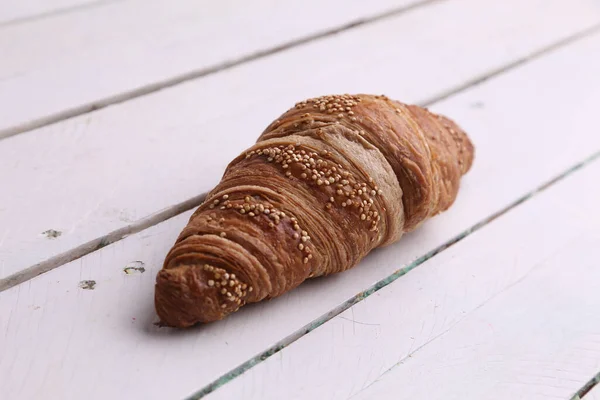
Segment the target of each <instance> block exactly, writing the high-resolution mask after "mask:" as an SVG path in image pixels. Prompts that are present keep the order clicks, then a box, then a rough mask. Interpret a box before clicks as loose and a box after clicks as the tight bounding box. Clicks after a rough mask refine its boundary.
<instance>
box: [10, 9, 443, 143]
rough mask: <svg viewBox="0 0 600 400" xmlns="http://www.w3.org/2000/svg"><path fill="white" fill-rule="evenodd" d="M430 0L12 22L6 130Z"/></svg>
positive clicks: (111, 13)
mask: <svg viewBox="0 0 600 400" xmlns="http://www.w3.org/2000/svg"><path fill="white" fill-rule="evenodd" d="M429 1H432V0H399V1H398V0H374V1H370V2H368V3H366V2H364V1H361V0H351V1H346V0H334V1H328V2H321V1H317V0H307V1H303V2H294V3H288V2H285V3H282V2H280V1H276V0H259V1H253V2H251V3H250V2H247V1H243V0H224V1H213V2H210V1H204V2H198V1H194V0H185V1H179V2H175V3H174V2H165V1H162V0H128V1H118V2H113V3H109V4H105V5H103V6H102V7H95V8H91V9H89V10H81V11H80V12H77V13H66V14H63V15H57V16H55V17H54V18H47V19H42V20H35V21H31V22H30V23H22V24H17V25H9V26H5V27H4V28H1V29H0V54H2V63H0V104H3V107H1V108H0V121H1V122H0V137H2V136H7V135H11V134H14V133H18V132H22V131H24V130H27V129H32V128H34V127H39V126H42V125H44V124H47V123H50V122H54V121H58V120H61V119H65V118H67V117H70V116H74V115H80V114H82V113H85V112H88V111H91V110H94V109H97V108H99V107H103V106H106V105H108V104H112V103H115V102H120V101H124V100H126V99H128V98H131V97H135V96H139V95H141V94H145V93H150V92H152V91H157V90H159V89H161V88H164V87H167V86H170V85H173V84H175V83H177V82H181V81H185V80H187V79H192V78H194V77H197V76H202V75H203V74H205V73H209V72H211V71H213V70H214V69H218V68H219V66H223V65H227V64H229V63H235V62H236V60H237V61H239V60H243V59H244V58H247V57H250V56H252V55H255V54H259V53H262V52H266V53H268V52H269V51H270V50H269V49H271V50H272V49H274V48H277V47H279V46H284V47H285V46H286V44H289V43H293V42H294V41H298V40H302V39H304V38H307V37H311V36H314V35H317V36H318V35H319V34H323V33H325V32H327V31H329V30H332V29H333V30H334V31H335V29H338V28H340V27H343V26H347V25H348V24H355V23H360V22H361V21H362V20H364V19H368V18H377V17H378V16H380V15H382V14H383V15H385V14H386V13H387V12H391V13H394V12H398V10H402V9H403V8H405V7H409V6H411V5H416V4H419V3H421V2H425V3H427V2H429ZM315 10H318V12H316V11H315ZM32 94H35V101H32Z"/></svg>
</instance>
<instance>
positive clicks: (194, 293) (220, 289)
mask: <svg viewBox="0 0 600 400" xmlns="http://www.w3.org/2000/svg"><path fill="white" fill-rule="evenodd" d="M473 156H474V148H473V145H472V144H471V142H470V141H469V139H468V137H467V135H466V134H465V133H464V132H463V131H462V130H461V129H460V128H459V127H458V126H457V125H456V124H455V123H454V122H453V121H451V120H450V119H448V118H446V117H443V116H441V115H436V114H433V113H431V112H429V111H428V110H426V109H424V108H421V107H418V106H413V105H406V104H402V103H400V102H397V101H393V100H391V99H389V98H387V97H386V96H372V95H331V96H323V97H319V98H314V99H309V100H306V101H302V102H300V103H297V104H296V106H295V107H294V108H292V109H290V110H288V111H287V112H286V113H284V114H283V115H282V116H281V117H279V119H277V120H276V121H274V122H273V123H272V124H271V125H270V126H269V127H268V128H267V129H266V130H265V131H264V132H263V134H262V135H261V136H260V137H259V139H258V141H257V143H256V144H255V145H254V146H252V147H251V148H249V149H247V150H246V151H245V152H243V153H242V154H241V155H240V156H238V157H237V158H236V159H234V160H233V161H232V162H231V163H230V164H229V166H228V167H227V169H226V171H225V173H224V175H223V177H222V179H221V182H220V183H219V184H218V185H217V186H216V187H215V188H214V189H213V190H212V191H211V192H210V193H209V194H208V196H207V198H206V200H205V202H204V203H203V204H202V205H201V206H200V207H199V208H198V209H197V210H196V211H195V212H194V214H193V215H192V216H191V218H190V220H189V222H188V224H187V226H186V227H185V228H184V229H183V231H182V232H181V234H180V236H179V238H178V239H177V242H176V243H175V245H174V246H173V248H172V249H171V251H170V252H169V254H168V255H167V257H166V259H165V263H164V266H163V269H162V270H161V271H160V272H159V273H158V276H157V280H156V291H155V306H156V310H157V313H158V315H159V317H160V319H161V321H162V322H163V323H164V324H166V325H169V326H174V327H188V326H191V325H194V324H196V323H198V322H211V321H216V320H220V319H222V318H224V317H225V316H227V315H228V314H230V313H232V312H234V311H237V310H238V309H239V308H240V307H242V306H243V305H244V304H246V303H254V302H258V301H261V300H263V299H268V298H272V297H276V296H279V295H281V294H283V293H285V292H287V291H289V290H291V289H293V288H294V287H296V286H298V285H299V284H301V283H302V282H303V281H304V280H306V279H308V278H313V277H318V276H323V275H328V274H332V273H336V272H341V271H345V270H347V269H349V268H352V267H353V266H355V265H356V264H357V263H358V262H359V261H360V260H361V259H362V258H363V257H365V256H366V255H367V254H368V253H369V252H370V251H371V250H372V249H374V248H376V247H379V246H384V245H389V244H391V243H394V242H396V241H397V240H398V239H400V237H401V236H402V234H403V233H404V232H408V231H411V230H413V229H415V228H417V227H418V226H419V225H420V224H421V223H422V222H424V221H425V220H427V219H428V218H429V217H430V216H433V215H436V214H438V213H440V212H442V211H444V210H446V209H448V208H449V207H450V206H451V205H452V203H453V202H454V200H455V198H456V195H457V192H458V187H459V181H460V177H461V176H462V175H464V174H465V173H466V172H467V171H468V170H469V168H470V167H471V164H472V162H473Z"/></svg>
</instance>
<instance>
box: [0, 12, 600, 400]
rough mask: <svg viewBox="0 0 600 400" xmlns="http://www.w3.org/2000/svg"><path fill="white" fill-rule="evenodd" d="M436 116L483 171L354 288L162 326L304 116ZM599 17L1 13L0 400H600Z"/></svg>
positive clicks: (332, 288) (329, 283)
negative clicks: (383, 112) (384, 102)
mask: <svg viewBox="0 0 600 400" xmlns="http://www.w3.org/2000/svg"><path fill="white" fill-rule="evenodd" d="M340 92H342V93H346V92H349V93H353V92H354V93H358V92H362V93H375V94H379V93H385V94H386V95H388V96H390V97H392V98H396V99H398V100H401V101H404V102H412V103H417V104H426V105H428V106H430V107H431V109H432V110H434V111H439V112H442V113H445V114H447V115H448V116H450V117H452V118H453V119H455V120H456V121H458V122H459V124H460V125H461V126H462V127H463V128H464V129H465V130H466V131H467V132H468V133H469V135H470V137H471V138H472V139H473V142H474V144H475V146H476V150H477V155H476V160H475V164H474V167H473V169H472V171H471V172H470V173H469V174H468V175H467V176H466V177H465V178H464V179H463V183H462V187H461V191H460V194H459V197H458V199H457V201H456V203H455V205H454V206H453V207H452V208H451V209H450V210H449V211H448V212H446V213H444V214H442V215H440V216H438V217H436V218H434V219H432V220H430V221H429V222H427V223H426V224H425V225H424V226H423V227H422V228H421V229H419V230H418V231H416V232H414V233H412V234H409V235H407V236H405V237H404V238H403V240H402V241H401V242H399V243H398V244H397V245H394V246H391V247H388V248H385V249H383V250H379V251H375V252H374V253H373V254H372V255H370V256H369V257H367V259H365V260H364V262H362V263H361V265H359V266H358V267H356V268H354V269H352V270H350V271H348V272H345V273H343V274H339V275H336V276H331V277H327V278H323V279H317V280H314V281H310V282H307V283H305V284H303V285H302V286H300V287H299V288H298V289H296V290H294V291H292V292H290V293H288V294H286V295H284V296H282V297H281V298H278V299H276V300H272V301H270V302H266V303H263V304H257V305H253V306H248V307H245V309H244V310H242V311H241V312H239V313H236V314H234V315H232V316H230V317H229V318H227V319H226V320H224V321H221V322H218V323H213V324H209V325H205V326H199V327H195V328H192V329H189V330H185V331H176V330H171V329H168V328H159V327H157V326H155V325H154V322H156V321H157V317H156V315H155V312H154V309H153V290H154V279H155V276H156V273H157V272H158V270H159V269H160V268H161V266H162V261H163V259H164V257H165V255H166V252H167V251H168V249H169V248H170V246H171V245H172V244H173V242H174V240H175V238H176V236H177V235H178V233H179V232H180V230H181V229H182V227H183V226H184V225H185V223H186V221H187V218H188V217H189V215H190V213H191V212H192V210H193V209H194V208H195V207H196V206H198V205H199V204H200V203H201V201H202V198H203V195H204V193H206V192H207V191H208V190H210V188H212V187H213V186H214V185H215V184H216V183H217V181H218V180H219V179H220V176H221V174H222V172H223V170H224V168H225V166H226V165H227V163H228V162H229V161H230V160H231V159H232V158H233V157H234V156H236V155H237V154H238V153H239V152H240V151H242V150H243V149H245V148H246V147H247V146H249V145H250V144H251V143H253V142H254V141H255V140H256V138H257V136H258V134H259V133H260V132H261V131H262V129H263V128H264V127H265V126H266V124H268V123H269V122H270V121H271V120H272V119H273V118H274V117H276V116H277V115H279V114H280V113H281V112H283V111H284V110H285V109H287V108H288V107H289V106H290V105H292V104H294V102H296V101H298V100H301V99H303V98H305V97H311V96H318V95H322V94H329V93H340ZM599 116H600V3H599V2H598V1H596V0H569V1H566V0H503V1H492V0H484V1H482V0H438V1H436V0H369V1H363V0H345V1H342V0H333V1H317V0H305V1H302V2H287V1H286V2H283V1H276V0H256V1H253V2H247V1H241V0H224V1H219V2H216V1H192V0H180V1H177V2H168V1H166V0H46V1H41V0H23V1H4V2H2V3H1V4H0V399H3V400H13V399H15V400H16V399H19V400H20V399H38V398H45V399H81V398H88V399H121V398H122V399H198V398H202V397H206V398H209V399H213V398H214V399H234V398H238V399H239V398H241V399H350V398H352V399H373V398H378V399H415V398H426V399H528V400H529V399H564V400H568V399H585V400H595V399H600V385H598V386H596V383H597V382H598V381H599V380H600V258H599V257H598V251H597V246H598V243H600V229H599V228H600V211H599V208H598V204H600V185H599V182H600V128H599V124H598V117H599Z"/></svg>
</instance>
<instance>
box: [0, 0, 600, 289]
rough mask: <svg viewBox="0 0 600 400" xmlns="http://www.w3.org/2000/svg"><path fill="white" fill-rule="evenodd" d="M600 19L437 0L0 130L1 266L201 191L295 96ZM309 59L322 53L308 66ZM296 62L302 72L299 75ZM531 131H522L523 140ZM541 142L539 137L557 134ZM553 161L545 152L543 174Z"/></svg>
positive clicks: (427, 79) (405, 85) (419, 97)
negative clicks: (103, 103)
mask: <svg viewBox="0 0 600 400" xmlns="http://www.w3.org/2000/svg"><path fill="white" fill-rule="evenodd" d="M541 3H543V6H540V4H541ZM567 10H568V11H569V12H567ZM599 11H600V9H599ZM563 14H564V15H563ZM470 15H477V19H475V18H472V17H471V18H468V16H470ZM542 15H543V18H542V17H541V16H542ZM466 21H468V23H467V22H466ZM599 21H600V12H594V9H593V8H592V6H591V4H590V3H589V2H588V1H587V0H582V1H577V2H572V3H570V4H568V5H567V4H565V3H564V2H562V1H544V2H540V1H534V0H528V1H521V0H511V1H506V2H498V3H494V4H493V5H489V4H487V3H486V4H484V3H482V2H480V1H477V0H464V1H451V2H442V3H438V4H435V5H431V6H428V7H426V8H423V9H419V10H414V11H413V12H410V13H408V14H404V15H401V16H399V17H397V18H391V19H388V20H385V21H380V22H378V23H375V24H372V25H368V26H363V27H360V28H357V29H355V30H352V31H348V32H345V33H343V34H340V35H337V36H334V37H331V38H328V39H327V40H323V41H319V42H315V43H312V44H310V45H307V46H302V47H297V48H294V49H290V50H289V51H286V52H284V53H280V54H277V55H275V56H272V57H269V58H266V59H262V60H257V61H255V62H252V63H248V64H245V65H243V66H240V67H237V68H234V69H231V70H228V71H224V72H222V73H219V74H216V75H213V76H209V77H205V78H203V79H199V80H196V81H193V82H188V83H186V84H183V85H180V86H177V87H173V88H171V89H168V90H163V91H161V92H159V93H155V94H153V95H148V96H144V97H142V98H139V99H135V100H132V101H129V102H126V103H123V104H119V105H116V106H114V107H109V108H106V109H103V110H99V111H98V112H94V113H89V114H86V115H84V116H81V117H78V118H73V119H71V120H68V121H64V122H62V123H59V124H55V125H51V126H48V127H45V128H42V129H39V130H35V131H32V132H29V133H27V134H23V135H18V136H15V137H12V138H9V139H6V140H4V141H1V142H0V184H1V185H2V187H8V188H10V190H8V191H2V192H0V246H1V247H0V279H1V278H6V277H8V276H10V275H12V274H16V273H19V272H20V271H23V270H24V269H26V268H29V267H32V266H36V265H37V264H38V263H47V264H45V265H50V266H51V267H53V266H56V265H60V264H62V263H63V262H64V261H65V259H68V257H67V258H65V254H66V255H69V251H71V250H72V249H75V248H78V246H83V248H84V249H87V251H89V250H91V249H94V248H97V247H98V246H100V245H102V244H105V243H106V241H104V239H105V238H106V237H107V235H109V234H110V233H111V232H117V233H118V236H117V235H113V236H109V237H110V238H111V240H117V239H119V238H120V237H121V236H122V235H124V234H128V233H130V231H131V230H133V231H135V230H136V229H139V227H140V226H143V224H144V221H146V220H145V218H150V221H153V219H152V218H153V216H154V215H156V213H157V212H161V211H165V210H166V211H167V212H168V211H169V210H173V209H175V207H177V205H179V204H181V203H182V202H184V201H186V200H188V199H191V198H193V197H195V196H198V195H199V194H201V193H203V192H206V191H208V190H209V189H210V188H212V187H213V186H214V185H215V184H216V183H217V182H218V180H219V178H220V176H221V174H222V171H223V170H224V168H225V166H226V165H227V163H228V162H229V161H230V160H231V159H233V158H234V157H235V156H236V155H237V154H239V152H240V151H242V150H243V149H245V148H247V147H248V146H249V145H251V144H252V143H253V142H254V141H255V140H256V138H257V136H258V135H259V133H260V132H262V130H263V129H264V128H265V126H266V124H268V122H269V121H271V120H272V119H273V118H274V117H275V116H276V115H278V114H280V113H281V112H282V111H283V110H285V109H286V108H287V107H289V106H290V105H293V104H294V103H295V102H296V101H298V100H300V99H303V98H306V97H311V96H316V95H320V94H323V93H337V92H374V93H386V94H387V95H389V96H392V97H395V98H398V99H400V100H402V101H405V102H421V101H426V100H427V99H430V98H432V97H435V96H438V95H440V94H443V93H446V92H447V91H448V90H451V89H452V88H454V87H457V86H458V87H459V86H461V85H464V84H465V83H466V82H470V81H472V80H473V79H474V78H477V77H482V76H486V74H488V73H489V72H490V71H492V70H495V69H497V68H501V67H503V66H505V65H507V64H510V63H513V62H514V61H515V60H519V59H522V58H523V57H527V56H528V55H530V54H531V53H532V52H535V51H537V50H539V49H540V48H541V47H544V46H548V45H550V44H552V43H555V42H557V41H559V40H562V39H564V38H565V37H566V36H568V35H571V34H573V33H576V32H580V31H581V30H582V29H586V28H589V27H590V26H592V25H593V24H594V23H596V22H599ZM431 25H435V26H436V27H437V28H436V29H430V26H431ZM473 32H477V34H473ZM357 49H361V50H360V51H357ZM593 51H596V49H595V48H594V49H593ZM457 55H463V56H461V57H458V56H457ZM306 60H319V62H318V63H315V64H314V65H311V67H310V69H311V71H310V73H307V72H306ZM407 60H410V62H407ZM591 62H592V63H595V62H596V60H591ZM594 65H596V64H594ZM563 68H567V66H564V65H563ZM568 68H573V67H568ZM581 68H584V66H582V67H581ZM367 71H368V73H367ZM565 71H569V69H566V70H565ZM302 74H305V75H306V76H307V78H306V79H296V77H297V76H299V75H302ZM265 82H270V84H269V85H265ZM573 84H574V85H575V87H574V88H573V90H572V91H571V92H568V94H569V95H570V96H575V97H577V96H578V93H579V92H578V91H577V90H586V89H585V88H583V89H580V87H579V86H577V85H580V86H581V87H584V86H587V84H588V81H586V80H584V79H578V78H577V77H574V83H573ZM543 90H547V89H546V88H544V89H543ZM564 90H565V91H566V92H567V91H569V88H565V89H564ZM80 92H83V91H81V90H78V93H80ZM566 92H565V93H566ZM0 93H3V92H2V91H0ZM511 95H512V96H517V97H518V96H520V95H516V94H515V92H514V91H513V92H511ZM535 99H536V100H535V101H537V97H535ZM506 100H508V99H503V101H506ZM478 101H479V100H478V99H474V100H473V102H475V103H477V102H478ZM530 101H531V99H530ZM548 101H549V99H548ZM548 105H550V106H551V108H552V107H554V103H548ZM470 107H471V105H470V104H465V105H461V106H460V107H458V106H457V107H454V108H451V109H449V110H448V112H447V114H448V115H450V116H452V117H453V118H455V119H456V120H457V121H458V122H459V123H462V121H469V120H471V122H470V123H471V124H475V125H472V126H473V128H471V129H475V130H476V129H480V126H478V125H477V124H479V123H480V121H479V118H481V117H480V116H479V113H480V112H481V110H479V109H477V107H476V104H475V105H474V106H473V108H472V109H471V108H470ZM462 108H464V110H463V109H462ZM518 112H523V113H525V110H518ZM472 116H476V118H472ZM503 118H508V119H507V120H505V121H506V122H505V123H506V124H507V125H510V126H512V125H513V124H509V121H511V120H514V119H516V118H518V117H517V116H512V115H511V113H509V112H508V111H506V112H505V114H503ZM563 118H565V121H564V123H570V120H568V121H567V120H566V118H568V116H565V117H563ZM483 122H485V123H486V124H489V123H491V122H490V121H483ZM505 128H506V126H503V128H502V129H501V130H499V132H503V131H504V130H505ZM530 128H531V129H535V124H533V123H532V125H531V126H530ZM485 129H488V128H487V126H486V128H485ZM467 131H468V132H470V131H469V130H467ZM584 134H585V133H584V132H575V133H574V135H584ZM480 135H482V134H480ZM587 139H588V138H587V137H586V140H587ZM525 140H529V139H525ZM535 141H537V136H531V140H530V142H529V143H528V145H534V142H535ZM549 143H551V144H548V146H549V147H548V150H552V149H553V146H556V145H559V146H561V147H562V146H563V144H562V143H561V144H558V143H560V142H557V141H554V142H553V141H550V142H549ZM502 145H503V146H512V145H511V144H509V143H502ZM536 146H537V144H536ZM573 146H574V144H573ZM568 151H569V150H568V149H567V152H566V153H565V154H564V156H565V158H564V160H569V161H567V164H568V162H572V160H573V158H570V157H568V155H569V153H568ZM23 154H27V157H23ZM557 161H560V160H557ZM559 164H560V165H561V166H562V167H564V166H565V165H566V164H565V163H559ZM551 165H553V164H551ZM539 168H545V167H544V166H539ZM555 171H556V170H555V169H554V168H553V167H552V166H550V167H548V170H547V171H545V172H546V174H545V175H543V176H549V174H551V173H553V172H555ZM16 177H18V179H17V178H16ZM482 179H484V178H482ZM529 183H530V182H528V184H527V185H525V186H524V187H525V188H526V187H529ZM518 189H523V187H520V188H518ZM515 193H519V191H518V190H516V191H515ZM501 198H502V196H501ZM504 198H505V197H504ZM24 213H27V215H28V218H27V219H25V220H24V219H23V218H21V215H23V214H24ZM49 230H55V231H59V232H61V235H60V236H59V237H53V238H50V239H49V238H48V236H47V235H43V234H42V233H43V232H47V231H49ZM118 230H121V231H118ZM109 242H110V241H109ZM53 257H54V258H53ZM36 268H37V267H34V270H36Z"/></svg>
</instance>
